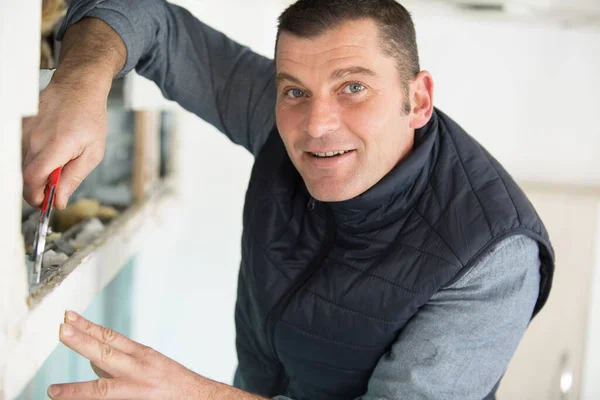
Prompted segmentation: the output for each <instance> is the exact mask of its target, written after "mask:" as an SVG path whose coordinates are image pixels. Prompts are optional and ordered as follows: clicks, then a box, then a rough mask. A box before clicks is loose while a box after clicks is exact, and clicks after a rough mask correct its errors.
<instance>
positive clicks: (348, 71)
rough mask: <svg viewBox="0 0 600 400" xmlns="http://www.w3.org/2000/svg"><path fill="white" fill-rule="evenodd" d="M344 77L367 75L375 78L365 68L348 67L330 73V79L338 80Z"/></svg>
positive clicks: (373, 74) (374, 74) (372, 73)
mask: <svg viewBox="0 0 600 400" xmlns="http://www.w3.org/2000/svg"><path fill="white" fill-rule="evenodd" d="M346 75H368V76H377V74H376V73H375V72H373V71H371V70H370V69H368V68H365V67H359V66H355V67H348V68H341V69H336V70H335V71H333V72H332V73H331V79H340V78H343V77H345V76H346Z"/></svg>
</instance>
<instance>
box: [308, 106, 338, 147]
mask: <svg viewBox="0 0 600 400" xmlns="http://www.w3.org/2000/svg"><path fill="white" fill-rule="evenodd" d="M308 113H309V114H308V118H307V121H308V122H307V126H306V132H307V133H308V134H309V135H310V136H312V137H314V138H320V137H321V136H323V135H326V134H328V133H331V132H335V131H336V130H337V129H338V128H339V126H340V116H339V110H338V108H337V104H335V102H334V101H333V99H328V98H313V99H312V102H311V104H310V108H309V110H308Z"/></svg>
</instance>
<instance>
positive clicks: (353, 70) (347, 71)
mask: <svg viewBox="0 0 600 400" xmlns="http://www.w3.org/2000/svg"><path fill="white" fill-rule="evenodd" d="M347 75H368V76H377V74H376V73H375V72H373V71H371V70H370V69H368V68H365V67H359V66H355V67H348V68H340V69H336V70H335V71H333V72H332V73H331V79H332V80H333V79H340V78H343V77H345V76H347ZM283 81H290V82H292V83H295V84H296V85H300V86H306V85H304V84H303V83H302V81H301V80H300V79H298V78H296V77H295V76H292V75H290V74H288V73H285V72H279V73H278V74H277V77H276V78H275V82H276V84H277V85H278V86H279V84H281V82H283Z"/></svg>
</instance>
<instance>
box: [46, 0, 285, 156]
mask: <svg viewBox="0 0 600 400" xmlns="http://www.w3.org/2000/svg"><path fill="white" fill-rule="evenodd" d="M85 17H94V18H100V19H102V20H103V21H104V22H106V23H107V24H108V25H110V26H111V27H112V28H113V29H114V30H115V31H116V32H117V33H118V34H119V35H120V36H121V38H122V39H123V41H124V43H125V47H126V49H127V60H126V64H125V66H124V68H123V70H122V71H121V72H120V74H119V76H123V75H125V74H127V73H128V72H129V71H131V70H132V69H135V70H136V72H137V73H139V74H140V75H142V76H144V77H146V78H148V79H150V80H152V81H154V82H155V83H156V84H157V85H158V87H159V88H160V89H161V91H162V93H163V95H164V96H165V97H166V98H167V99H169V100H174V101H176V102H177V103H179V104H180V105H181V106H182V107H183V108H185V109H186V110H188V111H190V112H193V113H194V114H196V115H198V116H199V117H200V118H202V119H203V120H205V121H207V122H208V123H210V124H212V125H213V126H215V127H216V128H217V129H219V130H220V131H221V132H223V133H225V134H226V135H227V136H228V137H229V138H230V139H231V140H232V141H233V142H234V143H236V144H239V145H242V146H244V147H245V148H246V149H248V150H249V151H250V152H251V153H253V154H254V155H257V154H258V152H259V150H260V148H261V147H262V145H263V144H264V142H265V141H266V139H267V137H268V135H269V133H270V132H271V131H272V129H273V128H274V126H275V115H274V113H275V100H276V91H275V83H274V82H275V79H274V78H275V66H274V62H273V60H271V59H268V58H266V57H263V56H261V55H259V54H257V53H255V52H253V51H251V50H250V49H249V48H248V47H245V46H242V45H240V44H238V43H236V42H235V41H233V40H231V39H229V38H228V37H227V36H225V35H224V34H222V33H220V32H218V31H216V30H214V29H212V28H211V27H209V26H208V25H206V24H204V23H203V22H201V21H199V20H198V19H197V18H195V17H194V16H193V15H192V14H191V13H189V12H188V11H187V10H185V9H184V8H182V7H179V6H176V5H173V4H170V3H168V2H165V1H164V0H72V1H71V3H70V5H69V9H68V11H67V15H66V17H65V19H64V22H63V24H62V25H61V27H60V29H59V31H58V35H57V37H58V39H59V40H62V37H63V35H64V32H65V31H66V29H67V28H68V27H69V26H71V25H72V24H74V23H76V22H78V21H80V20H81V19H82V18H85Z"/></svg>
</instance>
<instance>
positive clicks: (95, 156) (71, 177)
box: [55, 145, 104, 209]
mask: <svg viewBox="0 0 600 400" xmlns="http://www.w3.org/2000/svg"><path fill="white" fill-rule="evenodd" d="M103 157H104V148H103V147H102V146H101V145H98V146H96V147H88V148H86V149H85V150H84V151H83V153H81V155H80V156H79V157H77V158H75V159H74V160H71V161H70V162H69V163H68V164H66V165H65V166H64V167H63V171H62V174H61V177H60V184H59V185H58V191H57V193H56V203H55V204H56V207H57V208H59V209H64V208H65V207H66V206H67V203H68V201H69V197H70V196H71V195H72V194H73V192H74V191H75V189H77V188H78V187H79V185H81V182H83V180H84V179H85V178H86V177H87V176H88V175H89V174H90V172H92V171H93V170H94V168H96V167H97V166H98V164H100V161H102V158H103Z"/></svg>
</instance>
